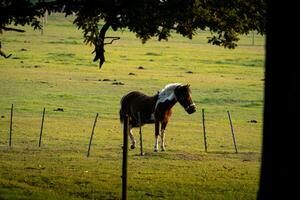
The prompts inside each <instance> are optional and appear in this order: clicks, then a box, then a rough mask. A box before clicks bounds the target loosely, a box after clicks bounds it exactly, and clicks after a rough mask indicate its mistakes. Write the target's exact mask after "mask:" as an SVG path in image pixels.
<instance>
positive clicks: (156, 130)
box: [154, 121, 159, 152]
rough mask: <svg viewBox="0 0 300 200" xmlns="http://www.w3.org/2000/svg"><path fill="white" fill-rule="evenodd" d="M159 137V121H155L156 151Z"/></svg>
mask: <svg viewBox="0 0 300 200" xmlns="http://www.w3.org/2000/svg"><path fill="white" fill-rule="evenodd" d="M158 135H159V121H155V142H154V151H155V152H157V150H158Z"/></svg>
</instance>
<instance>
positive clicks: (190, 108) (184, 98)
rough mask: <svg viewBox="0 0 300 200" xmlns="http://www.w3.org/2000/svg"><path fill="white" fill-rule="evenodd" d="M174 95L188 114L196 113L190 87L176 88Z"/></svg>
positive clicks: (181, 86) (180, 86)
mask: <svg viewBox="0 0 300 200" xmlns="http://www.w3.org/2000/svg"><path fill="white" fill-rule="evenodd" d="M174 94H175V96H176V99H177V101H178V102H179V103H180V105H181V106H182V107H183V108H184V109H185V111H186V112H187V113H188V114H192V113H194V112H196V105H195V104H194V103H193V100H192V95H191V89H190V85H189V84H187V85H179V86H177V87H176V88H175V90H174Z"/></svg>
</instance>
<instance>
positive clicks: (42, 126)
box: [39, 108, 46, 147]
mask: <svg viewBox="0 0 300 200" xmlns="http://www.w3.org/2000/svg"><path fill="white" fill-rule="evenodd" d="M45 111H46V109H45V108H44V110H43V116H42V124H41V131H40V139H39V147H41V143H42V135H43V128H44V118H45Z"/></svg>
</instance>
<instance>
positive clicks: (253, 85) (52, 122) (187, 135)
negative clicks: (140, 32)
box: [0, 14, 265, 200]
mask: <svg viewBox="0 0 300 200" xmlns="http://www.w3.org/2000/svg"><path fill="white" fill-rule="evenodd" d="M25 30H26V32H25V33H22V34H20V33H11V32H10V33H4V34H3V35H1V41H2V50H4V51H5V52H6V53H12V54H13V55H12V57H11V58H10V59H3V58H1V61H0V160H1V162H0V169H1V170H0V199H45V197H47V199H120V197H121V178H120V176H121V167H122V149H121V146H122V128H121V125H120V123H119V119H118V110H119V101H120V99H121V97H122V96H123V95H124V94H126V93H127V92H129V91H132V90H140V91H143V92H144V93H146V94H149V95H152V94H155V93H156V92H157V91H158V90H160V89H162V88H163V87H164V86H165V85H166V84H168V83H172V82H181V83H189V84H190V85H191V89H192V95H193V100H194V101H195V103H196V104H197V112H196V113H195V114H193V115H188V114H186V113H185V111H184V109H183V108H182V107H180V105H179V104H178V105H176V106H175V107H174V110H173V116H172V118H171V120H170V122H169V124H168V127H167V131H166V145H167V146H166V148H167V151H166V152H158V153H154V152H153V144H154V134H153V131H154V130H153V129H154V127H153V126H152V125H147V126H144V127H143V133H144V134H143V137H144V142H143V144H144V150H145V151H146V156H144V157H140V156H139V149H136V150H130V151H129V161H128V163H129V167H128V174H129V179H128V185H129V188H128V196H129V199H213V200H215V199H256V193H257V190H258V183H259V170H260V163H261V145H262V108H263V86H264V67H263V65H264V56H265V55H264V37H262V36H259V35H257V36H255V45H254V46H252V45H251V44H252V36H241V40H240V42H239V46H238V47H237V48H236V49H234V50H228V49H224V48H222V47H215V46H211V45H209V44H207V39H206V37H208V36H209V32H204V31H201V32H200V31H199V33H198V34H197V35H196V36H195V37H194V39H193V40H189V39H186V38H183V37H181V36H179V35H176V34H174V35H173V36H172V37H171V38H170V39H169V41H168V42H158V41H156V40H155V39H152V40H150V41H148V42H147V43H146V44H142V43H141V41H140V40H138V39H136V38H135V35H134V34H133V33H130V32H128V31H126V30H124V31H119V32H112V31H110V32H109V33H108V34H107V35H108V36H120V37H121V39H120V40H118V41H115V42H114V43H113V44H112V45H107V46H106V54H105V55H106V60H107V62H106V63H105V64H104V65H103V68H102V69H101V70H99V69H98V63H94V62H92V59H93V55H92V54H91V52H92V51H93V48H92V47H90V46H88V45H85V44H84V43H83V39H82V34H81V31H80V30H77V29H76V27H75V26H73V25H72V19H71V18H64V17H63V16H62V15H58V14H56V15H51V16H50V17H49V21H48V24H47V26H46V28H45V30H44V34H43V35H41V33H40V32H39V31H33V30H31V28H30V27H25ZM139 66H143V67H144V68H145V69H144V70H140V69H138V67H139ZM130 72H132V73H134V74H135V75H128V74H129V73H130ZM103 79H109V81H103ZM114 82H122V83H124V85H113V83H114ZM12 103H13V104H14V108H15V109H14V125H13V135H12V138H13V143H12V147H11V148H9V147H8V137H9V121H10V106H11V104H12ZM43 107H45V108H46V117H45V123H44V135H43V141H42V147H41V148H38V137H39V128H40V123H41V115H42V111H43ZM57 108H63V109H64V112H58V111H54V110H55V109H57ZM202 108H204V109H205V112H206V129H207V142H208V153H205V152H204V145H203V133H202V124H201V123H202V122H201V109H202ZM227 110H230V112H231V117H232V120H233V125H234V130H235V133H236V140H237V146H238V150H239V153H238V154H235V153H234V147H233V144H232V139H231V132H230V126H229V123H228V118H227V113H226V111H227ZM97 112H99V114H100V118H99V120H98V122H97V127H96V130H95V135H94V140H93V145H92V149H91V155H90V157H89V158H86V152H87V145H88V140H89V137H90V132H91V129H92V125H93V120H94V117H95V115H96V113H97ZM251 120H256V121H257V123H250V121H251ZM135 135H136V136H138V131H137V130H135ZM137 140H138V138H137Z"/></svg>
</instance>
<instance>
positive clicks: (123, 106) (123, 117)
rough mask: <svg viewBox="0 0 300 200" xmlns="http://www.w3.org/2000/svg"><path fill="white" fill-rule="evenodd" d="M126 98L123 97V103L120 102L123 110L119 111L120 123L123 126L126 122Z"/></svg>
mask: <svg viewBox="0 0 300 200" xmlns="http://www.w3.org/2000/svg"><path fill="white" fill-rule="evenodd" d="M124 97H125V96H123V97H122V99H121V101H120V105H121V108H120V111H119V115H120V122H121V123H122V124H123V122H124V119H125V116H126V114H125V105H124Z"/></svg>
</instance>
